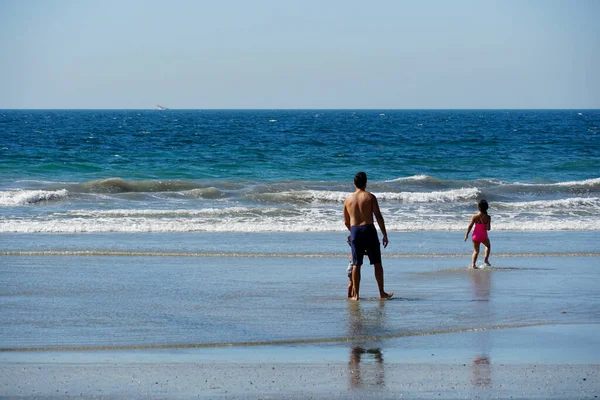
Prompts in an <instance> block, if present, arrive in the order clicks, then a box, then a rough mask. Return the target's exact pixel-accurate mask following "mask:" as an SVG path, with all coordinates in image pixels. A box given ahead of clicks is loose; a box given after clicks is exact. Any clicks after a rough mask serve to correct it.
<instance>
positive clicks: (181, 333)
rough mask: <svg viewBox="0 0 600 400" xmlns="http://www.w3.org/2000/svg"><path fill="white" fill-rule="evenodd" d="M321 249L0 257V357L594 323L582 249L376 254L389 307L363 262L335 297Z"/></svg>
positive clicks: (341, 267)
mask: <svg viewBox="0 0 600 400" xmlns="http://www.w3.org/2000/svg"><path fill="white" fill-rule="evenodd" d="M398 235H400V234H398ZM569 235H570V236H572V235H573V232H569ZM582 237H583V238H585V235H584V236H582ZM163 239H165V240H166V239H169V238H168V237H164V235H163ZM171 239H172V238H171ZM288 239H289V237H288ZM296 239H298V240H300V239H302V238H296ZM304 240H308V239H307V238H306V237H304ZM415 240H416V239H415ZM498 242H499V243H502V241H501V240H499V241H498ZM574 242H576V241H574ZM578 242H579V243H581V241H578ZM584 242H585V241H584ZM182 243H183V242H182ZM588 243H589V242H588ZM213 244H215V243H214V242H213ZM146 245H147V243H146ZM183 245H184V246H186V245H185V243H184V244H183ZM280 245H281V246H282V248H284V247H285V245H284V244H282V243H280ZM10 246H14V243H13V244H9V246H8V247H10ZM323 246H324V247H325V250H324V251H323V254H321V255H319V254H316V255H312V256H310V257H306V256H297V255H296V256H294V255H289V254H287V255H286V253H285V252H283V253H282V254H280V255H279V256H265V255H264V254H262V253H260V252H259V253H255V254H254V255H252V254H251V255H250V256H248V255H242V254H237V255H235V256H210V257H206V256H171V257H159V256H135V255H131V256H128V257H124V256H110V255H90V256H73V255H56V256H43V255H3V256H0V264H1V266H2V267H1V269H0V277H1V279H2V282H3V283H4V285H2V288H0V306H1V308H2V310H3V312H2V313H1V314H0V326H2V330H1V331H0V339H1V340H0V342H1V343H2V345H1V348H2V349H3V350H9V349H32V348H38V349H46V348H52V349H58V348H70V349H73V348H80V349H91V348H146V347H149V348H161V347H169V346H170V347H173V346H182V347H204V346H207V347H210V346H228V345H244V344H284V345H296V344H311V343H312V344H317V343H345V342H348V341H357V340H358V341H360V340H371V341H372V340H385V339H394V338H401V337H412V336H419V335H423V334H436V333H444V332H449V333H451V332H461V331H465V330H478V329H482V330H487V329H497V328H504V327H522V326H532V325H534V326H535V325H546V324H594V323H598V322H599V321H600V307H599V305H600V292H599V291H598V287H597V282H598V276H599V274H600V270H599V269H598V265H599V260H600V257H598V256H597V255H595V256H594V255H583V254H584V253H585V254H587V253H589V252H594V250H597V249H594V247H593V246H588V247H586V248H585V249H584V248H581V249H580V250H587V253H586V252H585V251H582V252H581V254H582V255H580V256H557V257H546V256H544V255H543V254H538V255H535V254H534V255H528V256H523V255H510V254H508V253H506V254H503V256H499V257H496V258H493V259H492V261H493V262H494V267H493V268H486V269H483V270H469V269H467V268H466V266H468V264H469V252H468V250H465V249H462V250H464V251H465V254H464V255H463V257H443V256H439V255H438V256H437V257H433V256H432V257H425V256H412V257H411V256H410V255H409V254H404V255H403V256H396V257H387V258H385V255H384V268H385V274H386V275H385V278H386V288H387V289H388V290H389V291H393V292H395V293H396V295H395V298H394V299H392V300H388V301H379V300H378V299H377V298H376V294H377V290H376V285H375V279H374V278H373V275H372V272H371V271H372V269H371V267H370V266H367V265H365V266H364V267H363V280H362V285H361V297H363V300H362V301H360V302H359V303H356V302H352V301H348V300H347V299H346V297H345V292H346V285H347V277H346V275H345V267H346V261H345V260H346V259H345V258H341V259H340V258H336V257H334V256H332V254H333V251H332V249H331V248H329V247H328V246H327V245H323ZM25 247H27V246H25ZM53 247H54V246H48V247H47V248H46V250H48V249H49V248H53ZM74 247H75V248H78V246H74ZM79 247H81V246H79ZM97 247H98V248H102V245H98V246H97ZM141 247H144V246H143V245H142V246H141ZM292 247H293V246H292ZM317 247H318V246H317ZM441 247H442V248H445V247H447V248H450V245H448V244H442V245H441ZM500 247H501V246H500ZM15 248H16V247H15ZM105 250H106V249H105ZM565 250H566V251H565V252H563V254H566V253H567V252H568V251H569V250H572V248H570V247H567V248H566V249H565ZM14 254H16V253H14Z"/></svg>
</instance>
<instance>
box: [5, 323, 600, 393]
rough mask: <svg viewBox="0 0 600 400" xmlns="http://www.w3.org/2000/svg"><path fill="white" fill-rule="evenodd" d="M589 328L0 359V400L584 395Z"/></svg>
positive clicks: (591, 362) (589, 382)
mask: <svg viewBox="0 0 600 400" xmlns="http://www.w3.org/2000/svg"><path fill="white" fill-rule="evenodd" d="M599 333H600V325H564V326H561V325H554V326H537V327H529V328H515V329H496V330H487V331H471V332H460V333H450V334H436V335H425V336H417V337H407V338H397V339H388V340H377V341H364V340H363V341H349V342H348V343H337V344H333V345H332V344H329V345H300V346H268V345H267V346H233V347H231V348H207V349H164V350H128V351H126V350H121V351H86V352H79V351H73V352H69V351H58V352H56V351H50V352H22V351H21V352H3V353H2V354H1V355H0V356H1V361H2V362H1V363H0V376H2V380H1V383H0V391H1V393H2V394H3V396H4V397H9V398H19V397H38V398H39V397H42V398H46V397H85V398H89V397H100V398H192V397H200V398H239V399H265V398H274V399H283V398H289V399H306V398H313V399H330V398H340V399H343V398H356V399H364V398H367V399H388V398H389V399H394V398H395V399H397V398H400V397H403V398H445V399H448V398H528V399H531V398H540V399H541V398H556V399H563V398H596V397H597V396H599V395H600V364H599V363H598V359H597V356H596V355H597V354H598V352H597V351H598V347H599V345H600V339H599V338H600V335H599Z"/></svg>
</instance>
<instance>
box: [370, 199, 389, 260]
mask: <svg viewBox="0 0 600 400" xmlns="http://www.w3.org/2000/svg"><path fill="white" fill-rule="evenodd" d="M373 214H375V219H376V220H377V225H379V229H380V230H381V233H382V234H383V247H384V248H386V247H387V245H388V243H389V240H388V237H387V231H386V230H385V221H384V220H383V215H381V210H379V203H378V202H377V197H375V196H374V195H373Z"/></svg>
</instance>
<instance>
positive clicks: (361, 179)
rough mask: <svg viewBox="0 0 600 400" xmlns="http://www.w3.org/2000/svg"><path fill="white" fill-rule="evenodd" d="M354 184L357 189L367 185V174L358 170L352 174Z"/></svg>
mask: <svg viewBox="0 0 600 400" xmlns="http://www.w3.org/2000/svg"><path fill="white" fill-rule="evenodd" d="M354 186H356V187H357V188H358V189H362V190H365V188H366V187H367V174H365V173H364V172H359V173H357V174H356V175H354Z"/></svg>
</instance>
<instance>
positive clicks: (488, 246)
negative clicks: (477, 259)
mask: <svg viewBox="0 0 600 400" xmlns="http://www.w3.org/2000/svg"><path fill="white" fill-rule="evenodd" d="M483 245H484V246H485V259H484V260H483V262H484V263H485V265H487V266H488V267H491V266H492V264H490V261H489V258H490V251H491V250H492V244H491V243H490V238H487V239H485V240H484V241H483Z"/></svg>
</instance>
